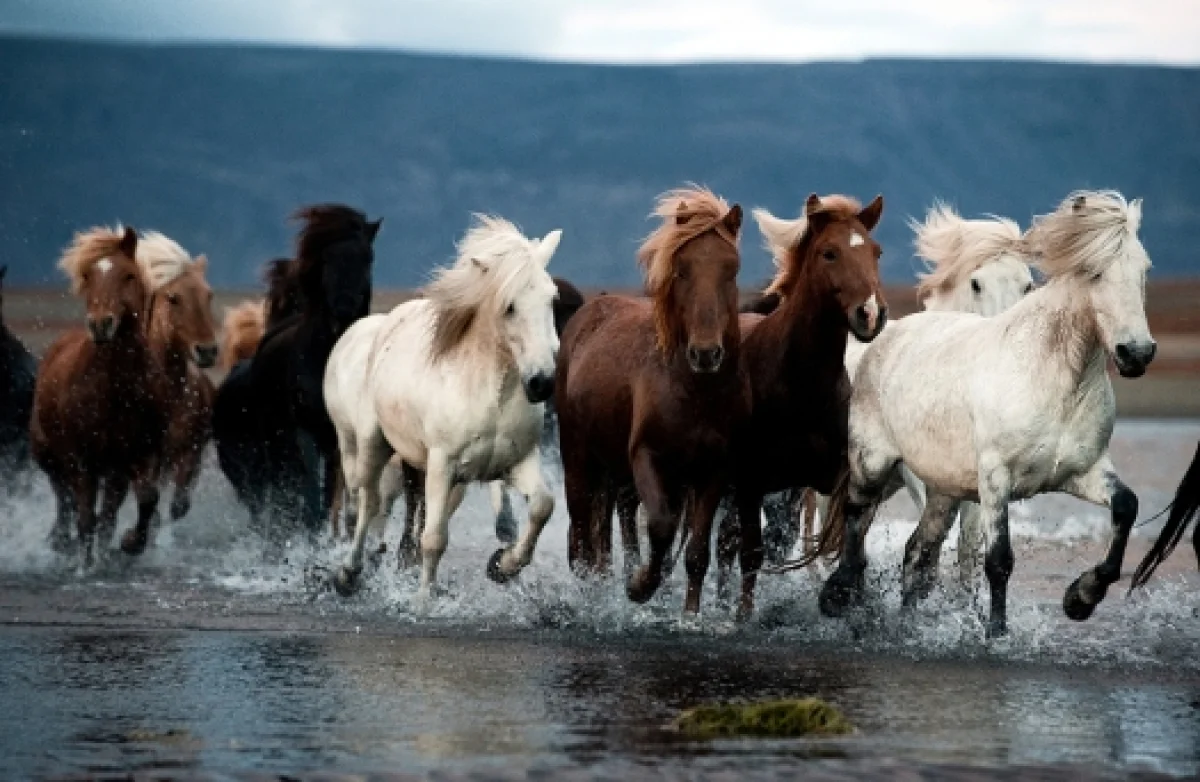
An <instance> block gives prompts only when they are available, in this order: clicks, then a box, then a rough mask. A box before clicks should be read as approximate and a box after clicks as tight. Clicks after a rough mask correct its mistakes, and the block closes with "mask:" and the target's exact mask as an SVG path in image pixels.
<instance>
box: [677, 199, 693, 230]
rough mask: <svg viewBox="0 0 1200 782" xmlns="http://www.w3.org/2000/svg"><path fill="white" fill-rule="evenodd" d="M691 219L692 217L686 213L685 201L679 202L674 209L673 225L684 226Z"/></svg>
mask: <svg viewBox="0 0 1200 782" xmlns="http://www.w3.org/2000/svg"><path fill="white" fill-rule="evenodd" d="M691 219H692V215H691V213H690V212H688V205H687V201H680V202H679V206H677V207H675V225H686V224H687V221H688V220H691Z"/></svg>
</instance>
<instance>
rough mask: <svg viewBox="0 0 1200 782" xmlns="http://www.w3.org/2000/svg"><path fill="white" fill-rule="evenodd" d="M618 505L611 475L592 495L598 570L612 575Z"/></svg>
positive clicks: (593, 536)
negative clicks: (613, 521) (614, 525)
mask: <svg viewBox="0 0 1200 782" xmlns="http://www.w3.org/2000/svg"><path fill="white" fill-rule="evenodd" d="M616 505H617V485H616V484H615V483H614V482H613V480H612V478H611V476H608V477H605V479H604V480H603V481H602V482H601V483H600V490H599V491H597V492H596V493H595V494H593V495H592V551H594V552H595V557H596V560H595V567H596V572H597V573H600V574H602V575H604V576H611V575H612V572H613V524H612V519H613V511H614V510H615V509H616Z"/></svg>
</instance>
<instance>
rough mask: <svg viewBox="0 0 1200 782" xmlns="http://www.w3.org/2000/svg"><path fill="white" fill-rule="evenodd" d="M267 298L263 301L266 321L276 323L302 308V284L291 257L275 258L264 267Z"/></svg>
mask: <svg viewBox="0 0 1200 782" xmlns="http://www.w3.org/2000/svg"><path fill="white" fill-rule="evenodd" d="M263 282H265V283H266V284H267V298H266V300H265V301H264V302H263V313H264V316H265V318H266V322H267V323H269V324H275V323H278V322H280V321H281V320H283V319H284V318H287V317H290V316H292V315H295V314H296V313H297V312H299V311H300V310H301V303H300V301H301V295H302V294H301V292H300V284H299V282H298V280H297V279H296V275H295V264H294V263H293V262H292V259H291V258H275V259H274V260H271V261H268V262H267V265H266V266H265V267H263Z"/></svg>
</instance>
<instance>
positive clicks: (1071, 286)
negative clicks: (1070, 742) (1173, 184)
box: [820, 192, 1156, 636]
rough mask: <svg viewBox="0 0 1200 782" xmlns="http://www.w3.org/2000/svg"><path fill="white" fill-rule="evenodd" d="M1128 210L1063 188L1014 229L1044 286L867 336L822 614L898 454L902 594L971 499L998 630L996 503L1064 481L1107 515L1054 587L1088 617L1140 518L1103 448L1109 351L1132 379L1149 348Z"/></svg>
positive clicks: (1001, 512)
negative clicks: (984, 313)
mask: <svg viewBox="0 0 1200 782" xmlns="http://www.w3.org/2000/svg"><path fill="white" fill-rule="evenodd" d="M1140 219H1141V202H1140V201H1134V202H1132V203H1129V204H1127V203H1126V202H1125V199H1124V198H1123V197H1122V196H1121V195H1120V194H1118V193H1114V192H1079V193H1074V194H1072V195H1071V196H1069V197H1068V198H1067V199H1066V200H1065V201H1063V202H1062V204H1061V205H1059V207H1058V208H1057V209H1056V210H1055V211H1054V212H1052V213H1051V214H1049V215H1045V216H1043V217H1041V218H1038V219H1037V220H1035V221H1034V225H1033V227H1032V228H1031V229H1030V230H1029V232H1028V233H1027V234H1026V237H1025V239H1026V241H1027V242H1028V244H1029V248H1030V250H1031V251H1032V252H1033V253H1034V255H1035V257H1036V258H1037V263H1038V265H1039V267H1040V268H1041V269H1042V270H1043V272H1044V273H1045V274H1046V275H1047V278H1048V279H1047V283H1046V285H1045V286H1043V287H1042V288H1040V289H1039V290H1037V291H1035V292H1033V293H1031V294H1030V295H1028V296H1026V297H1025V298H1024V300H1022V301H1021V302H1020V303H1018V304H1017V305H1016V306H1014V307H1012V308H1011V309H1009V310H1007V311H1006V312H1004V313H1001V314H1000V315H997V316H995V317H993V318H981V317H979V316H977V315H968V314H957V313H944V312H923V313H918V314H916V315H913V316H911V317H908V318H904V319H903V320H901V321H899V322H897V323H896V324H895V326H894V327H893V328H891V329H888V331H887V332H886V333H884V334H882V335H881V336H880V337H879V338H877V339H876V342H875V344H874V345H873V346H872V348H871V350H870V351H868V352H867V354H866V356H865V357H864V359H863V362H862V365H861V366H860V367H859V370H858V374H857V377H856V378H855V384H854V392H853V396H852V397H851V403H850V452H849V461H850V475H849V480H848V481H847V482H846V483H845V485H844V487H842V488H841V489H839V491H838V492H836V493H835V496H834V501H833V502H832V504H831V513H830V518H829V519H828V522H827V530H828V531H829V532H830V533H831V534H830V535H829V537H828V538H826V541H827V542H828V543H833V542H835V541H837V540H838V538H840V539H841V560H840V562H839V564H838V568H837V570H836V571H835V572H834V574H833V575H832V576H831V577H830V578H829V580H828V581H827V582H826V584H825V586H824V588H823V589H822V591H821V598H820V605H821V610H822V612H823V613H825V614H826V615H829V616H838V615H841V614H842V613H843V612H844V611H845V610H846V609H847V608H848V607H850V606H851V605H852V604H856V603H858V602H860V601H861V599H862V592H863V584H864V570H865V568H866V554H865V551H864V547H863V541H864V538H865V535H866V531H867V528H868V526H869V524H870V520H871V517H872V515H873V514H874V510H875V508H876V506H877V504H878V500H879V497H880V493H881V492H882V491H883V490H884V488H885V487H886V486H887V484H888V481H889V480H890V479H891V477H892V475H893V473H894V471H895V470H896V468H897V466H898V465H899V464H901V463H903V464H905V465H906V466H907V467H908V468H909V469H911V470H912V471H913V473H915V474H916V475H917V476H918V477H919V478H920V479H921V480H922V481H924V482H925V485H926V487H927V498H926V504H925V509H924V511H923V513H922V515H921V521H920V523H919V525H918V527H917V529H916V531H915V532H914V533H913V535H912V537H911V538H910V539H909V541H908V544H907V546H906V548H905V554H904V573H903V599H904V604H905V605H912V604H913V603H915V601H916V600H918V599H920V598H923V597H925V596H926V595H927V594H928V593H929V591H930V590H931V589H932V587H933V584H934V581H935V578H936V572H937V562H938V555H939V553H940V550H941V545H942V542H943V540H944V539H945V536H946V532H947V530H948V529H949V525H950V522H951V521H952V520H953V518H954V510H955V508H956V507H957V506H958V504H959V502H961V501H962V500H973V501H976V502H978V503H979V504H980V506H981V515H982V520H983V526H984V531H985V543H986V556H985V559H984V571H985V573H986V575H987V579H988V585H989V587H990V591H991V606H990V616H989V621H988V628H987V631H988V635H989V636H995V635H999V634H1003V633H1005V632H1006V631H1007V610H1006V601H1007V594H1008V578H1009V575H1010V574H1011V572H1012V566H1013V553H1012V545H1011V542H1010V540H1009V529H1008V503H1009V502H1011V501H1013V500H1019V499H1025V498H1028V497H1032V496H1034V495H1036V494H1041V493H1043V492H1050V491H1061V492H1066V493H1069V494H1072V495H1074V496H1076V497H1079V498H1080V499H1084V500H1087V501H1089V502H1093V503H1096V504H1098V505H1102V506H1105V507H1108V508H1110V509H1111V511H1112V523H1113V537H1112V539H1111V541H1110V543H1109V547H1108V552H1107V555H1106V557H1105V559H1104V561H1103V562H1101V563H1100V564H1099V565H1097V566H1096V567H1095V568H1093V569H1091V570H1088V571H1086V572H1085V573H1083V574H1082V575H1081V576H1080V577H1079V578H1078V579H1076V580H1075V582H1074V583H1072V584H1071V586H1070V587H1069V588H1068V589H1067V591H1066V594H1065V596H1064V598H1063V609H1064V611H1065V612H1066V614H1067V616H1068V617H1070V618H1071V619H1075V620H1084V619H1087V618H1088V617H1089V616H1091V614H1092V612H1093V611H1094V610H1095V607H1096V606H1097V605H1098V604H1099V603H1100V601H1101V600H1103V599H1104V595H1105V592H1106V591H1107V588H1108V586H1109V585H1110V584H1112V583H1114V582H1115V581H1116V580H1117V579H1118V578H1119V577H1120V571H1121V564H1122V559H1123V558H1124V554H1125V545H1126V542H1127V541H1128V537H1129V531H1130V529H1131V528H1132V526H1133V522H1134V519H1135V517H1136V516H1137V497H1136V496H1135V495H1134V493H1133V492H1132V491H1130V490H1129V488H1128V487H1127V486H1126V485H1125V484H1124V483H1122V482H1121V479H1120V478H1119V477H1118V476H1117V472H1116V469H1115V468H1114V467H1113V463H1112V459H1110V458H1109V455H1108V443H1109V438H1110V437H1111V435H1112V431H1113V425H1114V422H1115V419H1116V405H1115V401H1114V397H1113V390H1112V384H1111V382H1110V381H1109V378H1108V374H1107V371H1106V362H1107V360H1108V358H1109V357H1110V356H1111V357H1112V359H1113V361H1114V362H1115V363H1116V366H1117V369H1118V370H1119V371H1120V372H1121V374H1122V375H1124V376H1126V377H1138V376H1140V375H1142V374H1143V373H1144V372H1145V371H1146V367H1147V365H1148V364H1149V363H1150V361H1151V360H1152V359H1153V358H1154V352H1155V347H1156V346H1155V343H1154V340H1153V338H1152V337H1151V336H1150V330H1149V327H1148V326H1147V324H1146V312H1145V287H1146V271H1147V269H1148V268H1149V266H1150V260H1149V258H1148V257H1147V255H1146V251H1145V249H1144V248H1143V247H1142V244H1141V242H1140V241H1139V240H1138V237H1137V231H1138V224H1139V222H1140Z"/></svg>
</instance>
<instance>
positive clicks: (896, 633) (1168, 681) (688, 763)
mask: <svg viewBox="0 0 1200 782" xmlns="http://www.w3.org/2000/svg"><path fill="white" fill-rule="evenodd" d="M1197 439H1200V423H1185V424H1179V423H1154V422H1136V423H1135V422H1122V423H1121V424H1120V425H1119V426H1118V429H1117V434H1116V438H1115V441H1114V448H1113V451H1114V459H1115V460H1116V463H1117V465H1118V467H1119V468H1120V469H1121V471H1122V473H1123V475H1124V476H1125V477H1126V479H1127V480H1128V481H1129V482H1130V484H1131V485H1132V486H1133V487H1134V489H1135V491H1137V492H1138V494H1139V496H1140V497H1141V500H1142V508H1143V514H1142V515H1143V517H1146V516H1149V515H1151V513H1152V512H1153V511H1156V510H1157V509H1159V508H1161V507H1162V506H1163V505H1164V504H1165V503H1166V501H1167V500H1168V499H1169V496H1170V493H1171V492H1172V490H1173V488H1174V484H1175V483H1176V481H1177V480H1178V478H1179V476H1181V475H1182V473H1183V470H1184V468H1185V466H1186V463H1187V461H1188V459H1189V458H1190V456H1191V454H1192V452H1193V451H1194V448H1195V443H1196V441H1197ZM551 472H552V474H553V475H555V477H556V480H557V472H556V468H554V467H553V466H551ZM202 481H203V482H202V486H201V487H200V490H199V492H198V497H197V503H196V507H195V509H194V510H193V512H192V514H191V515H190V516H189V517H188V518H187V519H185V520H184V521H183V522H180V523H177V524H167V525H165V526H164V528H163V529H161V530H160V532H159V535H158V538H157V542H156V545H155V546H154V547H153V548H152V549H151V550H149V551H148V552H147V553H146V555H144V556H143V557H142V558H140V559H139V560H135V561H133V562H129V561H126V560H125V559H124V558H123V557H121V556H119V555H116V554H115V552H114V556H113V557H112V558H111V559H110V560H109V561H107V562H105V563H104V564H103V565H102V566H100V567H99V568H98V569H97V570H96V571H93V572H90V573H86V574H84V573H80V572H78V571H77V570H76V569H75V568H74V567H73V565H72V564H71V563H69V562H65V561H63V560H62V559H60V558H58V557H56V556H55V555H53V554H52V553H51V552H50V551H49V549H48V548H47V547H46V545H45V543H44V536H45V533H46V531H47V529H48V524H49V519H50V510H51V504H50V500H49V496H48V489H47V488H46V487H45V485H44V483H43V482H41V481H39V482H38V484H37V485H36V486H35V490H34V494H33V496H32V497H31V498H30V499H28V500H23V501H21V502H20V503H18V504H16V505H15V506H13V505H10V506H9V507H7V508H6V509H4V510H0V524H3V525H4V530H5V533H6V534H5V543H4V546H3V548H2V549H0V621H2V622H3V624H0V660H3V665H0V703H2V704H5V706H4V707H3V708H0V758H3V760H2V761H0V763H2V765H0V768H2V769H3V770H4V772H5V773H4V774H3V776H5V777H27V776H46V775H72V774H83V775H97V774H107V773H118V772H122V773H123V772H130V771H141V772H146V773H151V772H153V773H166V774H170V775H176V774H186V775H192V774H199V775H201V776H211V777H217V778H241V777H246V776H250V775H253V774H255V773H267V772H270V773H288V774H301V775H303V774H306V773H335V772H336V773H341V774H352V773H364V774H367V773H373V774H398V773H412V774H429V773H434V772H437V773H439V774H441V775H449V776H450V777H454V776H456V775H464V776H468V775H476V774H484V775H493V776H507V777H521V778H524V777H526V776H530V775H532V776H541V775H545V776H549V777H553V778H559V777H561V776H567V777H578V778H594V777H598V778H606V779H620V778H629V777H640V776H658V775H667V776H671V777H678V778H693V777H696V776H707V777H711V778H748V775H749V776H754V775H757V776H760V777H762V778H775V777H778V776H783V775H786V774H790V773H795V772H796V771H803V772H805V773H808V774H810V775H817V776H819V777H825V778H852V777H860V776H871V775H879V774H888V775H892V776H895V775H909V776H922V777H924V778H971V777H978V776H989V775H994V774H1000V773H1004V772H1003V770H1004V769H1011V768H1017V769H1019V770H1021V771H1024V772H1030V771H1032V770H1036V771H1037V773H1039V774H1043V775H1045V776H1048V777H1057V776H1093V775H1096V774H1105V775H1112V776H1126V775H1129V774H1133V773H1146V774H1150V773H1161V774H1169V775H1194V774H1198V773H1200V578H1198V577H1197V575H1196V574H1195V572H1194V569H1195V564H1194V561H1193V560H1192V558H1191V554H1190V552H1189V551H1187V550H1181V551H1180V552H1179V553H1178V554H1177V555H1176V557H1175V558H1173V559H1172V561H1171V562H1170V563H1169V566H1168V567H1165V568H1164V569H1163V570H1162V571H1161V572H1160V575H1159V577H1158V578H1157V579H1156V581H1155V582H1154V584H1153V585H1152V588H1151V589H1149V590H1147V591H1146V592H1145V593H1143V594H1139V595H1136V596H1134V597H1133V598H1129V599H1127V598H1126V597H1125V596H1124V591H1123V590H1122V589H1120V587H1117V588H1114V590H1112V592H1110V595H1109V598H1108V600H1107V601H1106V602H1105V603H1104V604H1103V605H1102V606H1101V607H1100V609H1099V610H1098V611H1097V613H1096V616H1095V617H1094V618H1093V619H1092V620H1091V621H1089V622H1087V623H1082V624H1076V623H1072V622H1070V621H1069V620H1067V619H1066V618H1065V617H1064V616H1063V615H1062V612H1061V608H1060V607H1059V601H1060V599H1061V596H1062V591H1063V589H1065V587H1066V585H1067V584H1068V583H1069V582H1070V581H1071V580H1072V579H1073V578H1074V577H1075V575H1077V574H1078V573H1079V572H1080V571H1082V570H1083V569H1084V568H1086V567H1089V566H1090V565H1091V564H1093V563H1094V562H1095V561H1097V560H1098V559H1099V557H1100V556H1101V551H1102V546H1103V542H1104V541H1103V538H1104V534H1105V531H1106V529H1107V525H1108V521H1107V515H1106V514H1105V513H1103V512H1101V511H1100V510H1098V509H1093V508H1090V507H1088V506H1086V505H1085V504H1083V503H1079V502H1077V501H1074V500H1071V499H1067V498H1058V497H1050V498H1039V499H1038V500H1036V501H1033V502H1030V503H1024V504H1022V505H1020V506H1017V507H1016V508H1015V509H1014V525H1013V527H1014V532H1015V534H1016V541H1015V548H1016V555H1017V565H1016V571H1015V573H1014V576H1013V580H1012V587H1011V590H1012V596H1011V598H1010V603H1011V606H1010V613H1011V622H1010V624H1011V629H1012V633H1011V636H1010V637H1009V638H1007V639H1004V640H1002V641H999V642H993V643H988V642H986V641H985V640H984V639H983V630H982V625H981V623H980V621H979V619H978V616H977V612H976V611H975V610H974V609H973V608H972V607H971V606H970V604H969V602H968V601H967V600H965V599H964V598H963V597H962V595H961V593H960V591H959V590H958V589H957V588H956V587H955V585H954V580H953V577H952V576H953V573H952V570H951V566H952V564H953V562H954V555H953V550H952V548H950V547H948V550H947V552H946V553H945V555H944V556H943V581H944V583H945V584H946V588H945V589H944V590H940V591H938V592H936V593H935V594H934V596H933V597H931V599H930V600H929V601H928V602H927V603H925V604H924V605H922V606H921V607H920V608H919V609H918V610H917V611H916V612H914V613H913V614H911V615H905V614H903V613H902V612H901V611H900V608H899V596H898V590H897V582H898V566H899V558H900V552H901V549H902V547H903V543H904V539H905V537H906V536H907V534H908V532H909V531H910V530H911V529H912V526H913V519H914V518H915V515H914V513H913V511H912V508H911V506H908V505H907V500H905V499H904V498H899V499H898V500H897V501H895V502H893V503H892V504H891V505H889V506H888V507H886V508H885V509H884V511H883V513H882V514H881V517H880V520H879V522H877V524H876V528H875V529H874V530H873V531H872V535H871V539H870V545H869V552H870V554H871V556H872V560H873V566H872V569H871V571H870V577H871V580H872V583H873V584H875V590H874V591H876V592H877V593H879V594H880V596H879V597H878V598H876V599H875V600H874V605H873V606H872V607H873V609H874V610H873V611H872V612H870V613H869V614H868V615H866V616H864V617H859V618H856V619H854V620H853V621H849V622H847V621H834V620H829V619H825V618H822V617H820V616H819V614H818V612H817V610H816V607H815V606H816V599H815V598H816V590H817V588H819V584H820V580H819V579H818V577H817V576H815V575H813V574H809V573H797V574H791V575H788V576H784V577H779V576H777V577H763V578H762V579H760V583H761V589H760V610H759V613H758V615H757V617H756V620H755V621H754V622H752V623H751V624H750V625H748V626H738V625H736V624H734V623H733V621H732V619H731V617H730V616H729V615H728V614H726V613H725V612H723V611H722V610H720V609H719V608H717V607H716V606H714V605H712V604H711V596H712V592H713V590H712V588H711V585H710V588H709V589H708V590H707V592H706V597H707V598H708V600H709V602H706V605H705V607H704V613H703V619H702V620H701V621H700V622H699V623H696V624H683V623H681V622H680V619H679V607H680V605H681V602H682V574H681V573H677V574H676V575H675V577H674V578H673V580H672V581H671V582H670V583H669V584H668V588H667V589H666V590H665V592H664V594H662V595H660V596H659V597H658V598H656V599H655V600H654V601H652V602H651V603H650V604H648V605H646V606H633V605H631V604H629V603H628V602H627V601H626V600H625V599H624V596H623V590H622V589H621V588H620V587H619V585H616V584H600V583H583V582H579V581H578V580H577V579H575V578H574V577H573V576H571V575H570V574H569V573H568V572H567V567H566V561H565V538H566V534H565V518H564V516H563V511H562V510H561V502H560V509H559V510H556V513H555V518H554V520H553V522H552V523H551V525H550V527H549V528H548V529H547V531H546V533H545V535H544V537H543V541H542V542H543V545H542V546H541V547H540V549H539V551H538V553H537V555H536V556H535V558H534V562H533V564H532V565H531V567H530V570H528V571H527V572H526V573H525V574H524V575H523V576H522V578H521V579H519V580H518V582H517V583H515V584H512V585H510V586H508V587H498V586H496V585H494V584H492V583H491V582H489V581H487V579H486V578H485V577H484V574H483V570H484V564H485V562H486V560H487V556H488V555H489V554H490V553H491V551H492V550H493V549H494V548H495V547H496V543H495V541H494V537H493V536H492V533H491V530H490V528H489V526H488V518H487V503H486V498H485V496H484V495H483V493H482V492H473V493H472V495H471V496H470V497H469V498H468V501H467V502H466V503H465V504H464V507H463V509H462V510H460V515H459V516H458V517H456V518H455V520H454V521H453V522H452V524H451V541H450V549H449V551H448V553H447V557H446V561H445V565H444V566H443V583H444V585H445V590H446V591H445V594H444V595H443V596H442V597H441V598H440V599H439V601H438V602H437V604H436V606H435V608H434V610H433V614H432V615H431V616H428V617H421V616H417V615H416V614H415V613H414V612H413V611H412V610H411V599H412V595H413V593H414V591H415V577H414V576H413V575H411V574H401V573H397V572H396V571H395V567H394V558H393V555H392V554H391V553H388V554H384V555H383V556H382V557H380V558H379V560H380V561H379V563H378V566H377V567H376V568H375V569H374V570H369V571H368V572H367V573H366V574H365V584H364V588H363V590H362V592H361V593H360V594H358V595H356V596H355V597H353V598H351V599H348V600H347V599H342V598H340V597H338V596H336V595H335V594H333V593H332V592H331V591H329V590H328V589H327V587H326V586H325V579H324V577H325V574H326V573H327V572H328V569H329V568H331V567H333V566H335V565H336V563H337V562H339V561H340V559H341V556H342V555H343V554H344V552H345V548H346V547H345V545H344V544H341V545H336V546H330V545H328V544H326V545H321V546H316V547H309V546H296V547H294V548H292V549H289V551H288V552H287V555H286V561H278V560H269V559H267V558H266V557H265V555H264V552H265V547H264V546H263V545H262V544H261V542H260V541H257V540H256V539H255V538H254V537H253V536H252V535H248V534H247V533H246V532H245V517H244V514H243V512H242V511H240V510H239V509H238V508H237V507H236V505H235V503H234V502H233V500H232V496H231V492H230V490H229V489H228V487H227V486H226V485H224V482H223V480H222V479H221V478H220V476H219V472H218V471H217V470H216V469H215V466H213V465H211V464H210V465H209V468H208V469H207V471H206V473H205V476H204V478H203V479H202ZM560 500H561V496H560ZM131 522H132V514H131V513H129V514H128V516H127V517H124V518H123V523H124V524H128V523H131ZM880 522H882V523H880ZM397 526H398V525H397ZM1156 531H1157V525H1156V524H1154V525H1148V526H1146V527H1144V528H1141V529H1139V530H1138V536H1137V537H1136V539H1135V543H1134V549H1133V550H1132V551H1131V554H1130V557H1129V560H1128V561H1129V563H1130V565H1129V566H1127V568H1126V570H1127V571H1129V570H1131V569H1132V563H1133V562H1134V557H1136V556H1140V555H1141V553H1142V552H1143V551H1144V550H1145V547H1146V545H1148V540H1149V539H1151V537H1152V535H1153V534H1154V533H1155V532H1156ZM395 534H396V530H395V529H390V530H389V533H388V537H389V538H394V536H395ZM952 540H953V536H952ZM391 550H392V551H394V550H395V546H394V539H393V540H392V546H391ZM799 695H818V696H820V697H823V698H826V699H827V700H829V701H831V702H832V703H834V704H836V705H837V706H838V707H840V708H841V709H842V710H843V711H844V712H845V713H846V715H847V716H848V717H849V718H850V720H851V721H852V722H853V723H854V724H855V725H856V727H857V729H858V730H857V732H856V733H855V734H854V735H852V736H849V737H846V738H841V739H837V740H815V741H757V740H755V741H750V740H738V741H723V742H715V743H705V742H690V741H685V740H683V739H682V738H681V737H679V736H678V735H676V734H674V733H673V732H671V731H670V730H669V723H670V721H671V720H672V719H673V718H674V717H675V715H677V714H678V712H679V711H680V710H681V709H683V708H687V707H689V706H692V705H696V704H698V703H705V702H710V701H714V700H730V699H743V698H758V697H776V696H799Z"/></svg>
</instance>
